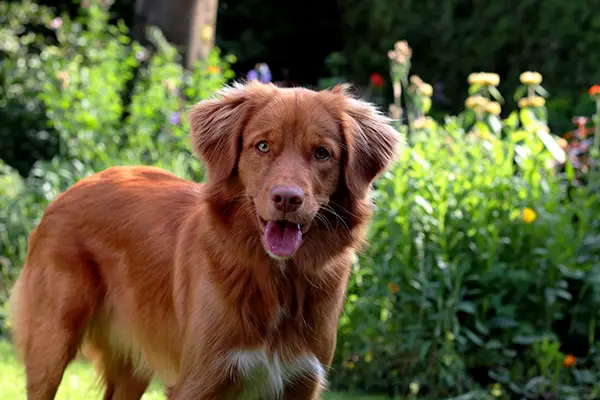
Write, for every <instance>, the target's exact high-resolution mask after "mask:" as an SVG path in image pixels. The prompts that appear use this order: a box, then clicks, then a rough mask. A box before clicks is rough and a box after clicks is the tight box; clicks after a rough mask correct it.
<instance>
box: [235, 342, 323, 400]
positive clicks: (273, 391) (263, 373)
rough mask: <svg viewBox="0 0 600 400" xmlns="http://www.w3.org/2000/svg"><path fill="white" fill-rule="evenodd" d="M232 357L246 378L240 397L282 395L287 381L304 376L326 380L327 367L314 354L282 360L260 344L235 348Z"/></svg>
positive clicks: (240, 399)
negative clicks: (247, 348)
mask: <svg viewBox="0 0 600 400" xmlns="http://www.w3.org/2000/svg"><path fill="white" fill-rule="evenodd" d="M229 358H230V362H231V366H232V370H233V372H234V373H236V372H237V373H238V374H240V376H241V377H242V379H243V389H242V392H241V393H240V395H239V397H238V399H237V400H256V399H262V398H265V397H266V398H273V397H275V398H282V397H283V391H284V389H285V386H286V384H289V383H290V382H293V381H294V380H295V379H296V378H301V377H304V376H312V377H314V379H315V380H318V381H320V382H322V383H325V369H324V368H323V366H322V365H321V363H320V362H319V360H318V359H317V357H315V356H314V355H313V354H305V355H301V356H298V357H296V358H295V359H293V360H291V361H289V362H282V361H281V359H280V358H279V355H278V354H277V353H275V354H273V357H269V356H268V354H267V352H266V351H265V349H264V348H258V349H253V350H235V351H233V352H231V353H230V354H229Z"/></svg>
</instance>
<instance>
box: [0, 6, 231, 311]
mask: <svg viewBox="0 0 600 400" xmlns="http://www.w3.org/2000/svg"><path fill="white" fill-rule="evenodd" d="M6 7H8V8H6ZM0 10H10V12H11V14H10V15H11V16H14V15H20V16H21V17H20V19H18V18H17V19H9V20H6V21H5V22H6V23H5V24H3V25H1V31H0V32H2V34H3V35H5V37H7V38H13V39H14V38H16V37H19V36H20V37H21V38H22V37H26V36H27V34H25V35H22V34H23V32H27V31H26V30H25V25H24V24H25V22H19V21H28V20H34V19H36V18H37V20H43V22H44V24H46V25H48V26H54V29H55V32H56V43H45V44H43V45H41V43H42V42H41V41H38V44H40V47H39V48H38V49H37V51H36V52H30V51H26V50H22V49H21V48H20V47H19V46H21V45H22V43H21V42H20V41H18V40H17V41H16V42H14V43H13V44H10V46H8V45H7V42H5V43H4V44H5V47H11V48H12V47H15V48H16V49H17V50H16V54H17V55H15V56H14V58H10V57H12V55H11V56H10V57H9V58H7V59H6V60H7V61H4V62H6V63H8V65H10V66H14V65H19V64H20V63H21V62H23V63H25V65H33V66H34V69H33V73H32V70H31V69H30V70H29V73H27V71H26V69H23V70H19V69H17V70H16V72H14V76H19V79H21V78H26V80H27V82H28V83H27V85H29V86H28V87H31V88H33V89H32V90H25V89H23V86H22V85H21V84H17V83H14V82H13V83H11V84H10V85H9V86H5V87H3V90H4V91H5V93H8V92H10V91H17V92H16V93H17V94H18V96H17V94H15V96H14V97H13V98H10V97H9V98H8V101H12V100H11V99H17V98H18V101H19V102H20V104H21V105H25V108H26V109H28V108H27V107H28V106H27V104H34V105H35V107H33V108H32V111H31V112H32V113H33V114H35V113H37V114H35V116H36V117H37V118H39V119H40V120H41V121H44V123H45V124H47V126H46V127H45V129H47V130H51V131H52V132H54V133H55V135H56V139H57V143H58V144H59V147H58V149H57V152H56V155H55V156H54V157H53V158H51V159H50V160H40V161H38V162H36V164H35V165H34V166H33V168H32V170H31V173H30V174H29V176H28V177H27V178H26V179H23V178H21V177H20V176H19V175H18V174H16V173H15V172H14V170H13V169H12V168H10V167H8V166H7V165H5V164H1V165H0V167H1V168H0V255H1V258H0V268H1V269H0V272H1V274H2V275H1V276H0V278H1V281H2V283H3V285H2V286H0V302H2V301H3V300H4V299H5V298H6V296H7V290H8V287H7V284H6V282H11V281H12V280H13V279H14V277H15V276H16V274H17V273H18V271H19V270H20V267H21V265H22V263H23V260H24V258H25V254H26V244H27V243H26V242H27V237H28V235H29V233H30V232H31V230H32V229H33V227H34V226H35V225H36V224H37V222H38V221H39V218H40V217H41V215H42V213H43V210H44V209H45V207H46V205H47V204H48V203H49V202H50V201H51V200H52V199H54V198H55V197H56V196H57V195H58V194H59V193H60V192H62V191H64V190H66V189H67V188H68V187H69V186H71V185H72V184H73V183H75V182H76V181H78V180H79V179H81V178H83V177H85V176H87V175H89V174H91V173H93V172H97V171H100V170H102V169H105V168H107V167H110V166H113V165H134V164H145V165H154V166H158V167H162V168H165V169H167V170H169V171H171V172H174V173H175V174H177V175H179V176H182V177H186V178H190V179H194V180H199V179H202V170H201V168H200V162H199V161H198V159H197V158H196V157H195V156H193V155H192V154H191V151H190V145H189V134H188V132H189V126H188V122H187V120H186V119H185V117H184V115H185V112H186V110H187V108H189V106H191V105H192V104H194V103H196V102H197V101H199V100H201V99H203V98H206V97H207V96H209V95H210V94H212V93H213V92H214V91H215V90H217V89H218V88H220V87H221V86H222V85H223V84H224V83H225V81H226V80H227V79H229V78H231V75H232V72H231V70H230V68H229V64H230V62H232V61H233V59H232V57H231V56H227V57H224V58H221V56H220V54H219V51H218V50H215V51H213V53H212V54H211V55H210V57H209V58H208V59H207V60H206V61H205V62H198V63H197V65H196V66H195V67H194V69H193V70H191V71H184V69H183V68H182V66H181V64H180V63H179V61H180V60H179V55H178V53H177V51H176V50H175V48H174V47H173V46H171V45H170V44H168V43H167V42H166V41H165V39H164V38H163V36H162V35H161V33H160V32H159V31H158V30H156V29H150V30H149V31H148V38H149V40H150V43H151V46H149V47H148V48H144V47H142V46H141V45H140V44H138V43H135V42H131V40H130V39H129V37H128V36H127V30H126V28H125V26H124V25H123V24H122V23H119V24H118V25H110V24H108V12H107V10H105V9H104V8H103V7H102V6H101V5H100V3H96V2H89V6H87V7H82V8H81V12H82V14H81V16H80V17H79V18H78V19H76V20H70V19H69V18H68V17H67V16H66V15H63V16H62V17H61V18H60V19H54V18H51V17H52V16H51V15H50V14H48V13H47V10H45V9H42V8H41V7H38V6H34V5H33V4H32V3H29V2H27V1H26V2H23V3H22V4H21V7H17V6H14V5H10V6H7V5H6V4H5V3H0ZM0 14H2V13H0ZM40 15H43V17H40ZM15 21H17V22H15ZM59 21H60V23H59ZM11 34H12V35H13V36H11ZM11 40H12V39H11ZM15 40H16V39H15ZM11 54H12V53H11ZM22 60H24V61H22ZM2 65H4V63H3V64H2ZM1 68H4V67H0V69H1ZM2 71H5V70H4V69H2ZM6 71H8V69H6ZM19 74H21V75H19ZM11 79H12V78H11ZM15 79H16V78H15ZM11 85H12V86H11ZM5 100H6V97H0V101H5ZM15 101H16V100H15ZM3 112H4V111H3ZM6 112H7V113H10V112H11V110H8V111H6ZM29 122H30V120H27V119H26V120H23V121H20V123H22V124H23V126H24V127H25V128H24V131H26V130H27V129H31V130H35V129H37V128H38V126H37V125H36V124H35V123H33V124H32V125H28V123H29ZM13 129H14V127H13ZM3 148H4V147H3ZM8 158H10V155H9V157H8ZM1 318H2V314H1V313H0V319H1ZM0 322H1V321H0Z"/></svg>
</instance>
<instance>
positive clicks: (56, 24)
mask: <svg viewBox="0 0 600 400" xmlns="http://www.w3.org/2000/svg"><path fill="white" fill-rule="evenodd" d="M62 24H63V20H62V18H61V17H56V18H54V19H53V20H52V21H50V28H52V29H54V30H58V29H60V27H61V26H62Z"/></svg>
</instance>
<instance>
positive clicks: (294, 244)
mask: <svg viewBox="0 0 600 400" xmlns="http://www.w3.org/2000/svg"><path fill="white" fill-rule="evenodd" d="M265 243H266V245H267V250H269V252H271V253H272V254H273V255H276V256H278V257H289V256H291V255H292V254H294V252H295V251H296V250H298V247H300V244H301V243H302V231H301V230H300V225H298V224H293V223H291V222H283V221H280V222H275V221H269V222H267V226H266V228H265Z"/></svg>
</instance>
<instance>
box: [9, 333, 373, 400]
mask: <svg viewBox="0 0 600 400" xmlns="http://www.w3.org/2000/svg"><path fill="white" fill-rule="evenodd" d="M0 377H1V378H0V400H25V373H24V370H23V367H22V366H21V365H20V364H19V363H18V362H17V361H16V360H15V356H14V353H13V351H12V348H11V346H10V344H9V343H8V342H6V341H0ZM101 398H102V396H101V392H100V390H99V389H98V387H97V386H96V376H95V373H94V370H93V369H92V367H91V366H90V365H89V364H87V363H84V362H81V361H78V362H73V363H71V365H69V368H68V369H67V371H66V372H65V376H64V377H63V380H62V383H61V385H60V388H59V390H58V395H57V397H56V399H57V400H83V399H85V400H95V399H98V400H99V399H101ZM142 399H143V400H164V399H165V396H164V395H163V393H162V386H161V385H160V384H159V383H158V382H155V383H153V384H152V386H150V388H149V389H148V390H147V391H146V394H145V395H144V397H143V398H142ZM325 399H326V400H346V399H347V400H378V399H379V398H377V397H361V396H352V395H348V394H340V393H329V394H327V395H326V396H325Z"/></svg>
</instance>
